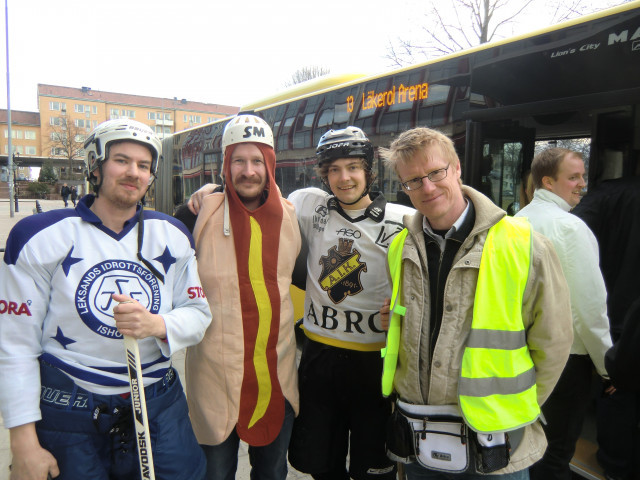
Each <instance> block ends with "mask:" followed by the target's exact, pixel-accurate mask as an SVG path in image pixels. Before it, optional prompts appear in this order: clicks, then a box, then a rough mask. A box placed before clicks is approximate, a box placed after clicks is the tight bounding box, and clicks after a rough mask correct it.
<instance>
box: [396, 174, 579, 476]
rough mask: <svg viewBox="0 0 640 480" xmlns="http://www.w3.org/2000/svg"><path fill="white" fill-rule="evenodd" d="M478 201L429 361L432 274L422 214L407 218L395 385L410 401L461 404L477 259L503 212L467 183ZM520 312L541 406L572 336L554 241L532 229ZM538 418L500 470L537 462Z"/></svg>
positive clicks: (541, 444)
mask: <svg viewBox="0 0 640 480" xmlns="http://www.w3.org/2000/svg"><path fill="white" fill-rule="evenodd" d="M463 193H464V195H465V196H466V197H467V198H468V199H470V200H471V201H472V202H473V205H474V207H475V214H476V219H475V224H474V226H473V229H472V231H471V233H470V234H469V236H468V237H467V239H466V240H465V241H464V243H463V244H462V246H461V247H460V250H459V251H458V253H457V255H456V257H455V260H454V263H453V266H452V268H451V271H450V273H449V276H448V277H447V281H446V285H445V296H444V304H443V311H444V313H443V317H442V325H441V328H440V334H439V336H438V340H437V342H436V346H435V349H434V352H433V359H432V361H431V363H430V364H429V361H428V359H429V358H430V352H429V339H428V337H427V335H428V334H426V333H425V332H429V328H423V324H425V325H424V326H428V325H426V324H428V322H429V321H430V319H429V302H430V299H429V276H428V274H427V273H426V272H427V261H426V247H425V241H424V235H423V230H422V223H423V216H422V215H421V214H420V213H416V214H415V215H413V216H411V217H409V216H405V218H404V222H405V225H406V226H407V228H408V230H409V234H408V235H407V239H406V242H405V245H404V249H403V252H402V268H403V270H402V288H403V297H404V298H403V301H404V303H402V304H403V305H405V306H406V307H407V313H406V316H405V317H404V320H403V325H402V333H401V342H400V350H399V358H398V367H397V370H396V374H395V378H394V388H395V390H396V392H397V393H398V395H399V396H400V398H401V399H402V400H404V401H407V402H409V403H415V404H429V405H452V404H458V378H459V376H460V368H461V363H462V354H463V351H464V346H465V342H466V338H467V336H468V334H469V331H470V329H471V319H472V316H473V301H474V298H475V290H476V283H477V279H478V269H479V267H480V258H481V256H482V248H483V246H484V242H485V239H486V237H487V232H488V230H489V228H490V227H491V226H493V225H494V224H496V223H497V222H498V221H499V220H500V219H501V218H502V217H503V216H504V215H505V212H504V211H503V210H501V209H500V208H498V207H497V206H495V205H494V204H493V203H492V202H491V201H490V200H489V199H488V198H487V197H485V196H484V195H482V194H480V193H479V192H477V191H475V190H473V189H471V188H468V187H463ZM522 318H523V321H524V324H525V329H526V332H527V344H528V346H529V351H530V353H531V358H532V359H533V362H534V364H535V369H536V387H537V395H538V402H539V404H540V405H542V403H543V402H544V401H545V400H546V399H547V397H548V396H549V395H550V393H551V391H552V389H553V387H554V386H555V384H556V382H557V381H558V378H559V377H560V374H561V373H562V370H563V368H564V365H565V363H566V361H567V359H568V357H569V350H570V348H571V342H572V340H573V330H572V322H571V306H570V300H569V289H568V287H567V283H566V281H565V278H564V276H563V273H562V268H561V266H560V263H559V260H558V257H557V255H556V252H555V250H554V249H553V246H552V244H551V243H550V241H549V240H548V239H547V238H545V237H543V236H542V235H540V234H538V233H535V232H533V245H532V254H531V269H530V273H529V280H528V282H527V286H526V289H525V293H524V299H523V305H522ZM546 445H547V442H546V438H545V436H544V432H543V431H542V427H541V425H540V423H539V422H537V421H536V422H534V423H533V424H531V425H528V426H526V427H525V428H524V434H523V437H522V441H521V442H520V444H519V445H518V447H517V448H516V450H515V451H514V452H512V455H511V462H510V464H509V465H508V466H507V467H506V468H504V469H502V470H499V471H497V472H495V474H502V473H510V472H516V471H519V470H522V469H524V468H527V467H529V466H530V465H532V464H533V463H535V462H536V461H538V460H539V459H540V458H541V457H542V455H543V454H544V451H545V449H546Z"/></svg>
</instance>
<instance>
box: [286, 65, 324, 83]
mask: <svg viewBox="0 0 640 480" xmlns="http://www.w3.org/2000/svg"><path fill="white" fill-rule="evenodd" d="M328 73H330V70H329V68H327V67H320V66H318V65H312V66H310V67H302V68H300V69H298V70H296V71H295V72H293V75H291V79H290V80H288V81H286V82H285V83H284V86H285V87H292V86H293V85H296V84H298V83H302V82H306V81H307V80H311V79H313V78H317V77H321V76H323V75H327V74H328Z"/></svg>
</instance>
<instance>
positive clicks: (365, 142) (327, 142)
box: [316, 127, 373, 172]
mask: <svg viewBox="0 0 640 480" xmlns="http://www.w3.org/2000/svg"><path fill="white" fill-rule="evenodd" d="M316 156H317V158H318V167H321V166H322V164H323V163H325V162H330V161H333V160H335V159H337V158H351V157H357V158H364V160H365V165H366V170H367V171H368V172H370V171H371V168H372V165H373V145H371V142H370V141H369V139H368V138H367V136H366V135H365V133H364V132H363V131H362V130H361V129H359V128H358V127H347V128H343V129H341V130H329V131H328V132H327V133H325V134H324V135H322V137H320V141H319V142H318V148H316Z"/></svg>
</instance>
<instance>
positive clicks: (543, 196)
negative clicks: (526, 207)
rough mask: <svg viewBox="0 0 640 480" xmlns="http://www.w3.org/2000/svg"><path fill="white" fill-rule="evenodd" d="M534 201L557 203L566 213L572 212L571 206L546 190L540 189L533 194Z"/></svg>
mask: <svg viewBox="0 0 640 480" xmlns="http://www.w3.org/2000/svg"><path fill="white" fill-rule="evenodd" d="M533 200H534V201H536V200H538V201H542V202H551V203H555V204H556V205H557V206H558V207H560V208H561V209H562V210H564V211H565V212H568V211H569V210H571V205H569V204H568V203H567V202H566V201H565V200H564V199H563V198H562V197H560V196H558V195H556V194H555V193H553V192H551V191H549V190H547V189H545V188H539V189H537V190H536V191H535V192H533Z"/></svg>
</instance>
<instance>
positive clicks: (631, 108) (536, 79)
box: [154, 0, 640, 478]
mask: <svg viewBox="0 0 640 480" xmlns="http://www.w3.org/2000/svg"><path fill="white" fill-rule="evenodd" d="M241 113H251V114H255V115H258V116H260V117H262V118H264V119H265V120H266V121H267V122H268V123H269V125H270V126H271V127H272V129H273V133H274V141H275V150H276V158H277V161H276V181H277V183H278V185H279V188H280V190H281V192H282V194H283V196H287V195H288V194H289V193H291V192H292V191H293V190H295V189H297V188H301V187H306V186H320V187H321V186H322V185H321V181H320V179H319V178H318V177H317V175H316V173H315V170H314V166H315V147H316V145H317V143H318V140H319V139H320V137H321V136H322V135H323V134H324V133H325V132H327V131H328V130H329V129H340V128H344V127H346V126H348V125H355V126H357V127H360V128H361V129H363V130H364V131H365V132H366V134H367V136H368V137H369V139H370V140H371V141H372V143H373V145H374V147H375V158H374V170H375V172H376V174H377V178H376V181H375V184H374V186H373V187H372V189H373V190H378V191H380V192H382V193H383V194H384V195H385V196H386V197H387V198H388V199H389V200H390V201H395V200H396V198H397V194H398V191H399V190H400V186H399V183H398V179H397V178H396V177H395V176H394V174H393V172H391V171H389V169H387V168H386V167H385V166H384V164H383V162H382V161H380V159H379V156H378V150H379V148H380V147H387V146H388V145H389V144H390V143H391V142H392V141H393V139H394V138H395V137H396V136H397V135H398V134H399V133H400V132H403V131H405V130H407V129H410V128H413V127H416V126H425V127H430V128H435V129H437V130H440V131H441V132H443V133H445V134H446V135H448V136H449V137H450V138H451V139H452V140H453V141H454V143H455V147H456V150H457V152H458V155H459V156H460V159H461V164H462V165H461V167H462V180H463V183H464V184H466V185H469V186H471V187H474V188H476V189H477V190H480V191H482V192H483V193H485V194H486V195H487V196H489V197H490V198H491V199H492V200H493V201H494V202H495V203H496V204H497V205H499V206H500V207H502V208H503V209H505V210H506V211H507V212H508V213H510V214H514V213H516V212H517V211H518V210H519V209H520V208H521V207H522V206H523V205H522V204H521V196H520V194H519V192H520V190H521V189H522V187H523V185H522V183H523V180H522V179H523V177H524V175H525V174H526V173H527V172H528V170H529V168H530V165H531V160H532V159H533V156H534V154H535V152H536V150H537V149H540V148H544V147H546V146H549V145H558V146H568V147H569V148H573V149H580V150H582V151H583V152H584V154H585V163H586V164H587V166H588V182H587V183H588V187H592V186H594V185H596V184H598V183H599V182H601V181H602V180H605V179H610V178H617V177H624V176H630V175H633V172H632V169H633V165H635V161H636V160H637V159H638V158H640V0H636V1H632V2H629V3H626V4H623V5H621V6H618V7H614V8H610V9H607V10H603V11H601V12H598V13H595V14H591V15H587V16H584V17H581V18H577V19H574V20H571V21H568V22H563V23H561V24H558V25H554V26H551V27H548V28H545V29H543V30H538V31H535V32H532V33H528V34H526V35H520V36H516V37H513V38H509V39H505V40H501V41H497V42H492V43H488V44H484V45H481V46H478V47H474V48H471V49H467V50H464V51H460V52H457V53H454V54H451V55H447V56H444V57H440V58H437V59H434V60H430V61H427V62H424V63H421V64H417V65H412V66H410V67H405V68H399V69H396V70H393V71H390V72H386V73H382V74H377V75H369V76H367V75H359V74H354V75H351V76H348V77H340V76H338V77H329V78H323V79H317V80H315V81H311V82H308V83H305V84H302V85H298V86H296V87H295V88H294V89H292V90H288V91H285V92H280V93H278V94H277V95H274V96H272V97H269V98H266V99H263V100H260V101H258V102H254V103H251V104H247V105H244V106H243V107H242V108H241ZM228 120H229V119H228V118H227V119H221V120H218V121H215V122H213V123H210V124H207V125H204V126H200V127H196V128H192V129H189V130H185V131H182V132H178V133H175V134H174V135H172V136H170V137H168V138H166V139H165V140H164V144H163V151H164V159H163V161H162V162H161V164H160V165H159V171H158V180H157V182H156V184H155V192H154V201H155V208H156V209H157V210H160V211H163V212H166V213H169V214H172V213H173V212H174V211H175V209H176V207H177V206H179V205H180V204H182V203H184V202H185V201H186V200H187V199H188V198H189V196H190V195H191V193H193V192H194V191H195V190H197V189H198V188H199V187H200V186H202V185H204V184H205V183H209V182H211V181H213V180H214V178H215V177H216V175H217V172H222V154H221V146H220V141H221V137H222V132H223V130H224V127H225V125H226V123H227V122H228ZM585 428H586V430H585V435H583V437H582V438H581V440H580V443H579V445H578V452H577V454H576V458H575V459H574V462H573V464H572V468H573V469H574V471H575V472H578V473H580V474H581V475H583V476H585V477H587V478H601V477H600V476H599V475H600V473H601V472H599V470H598V468H597V466H596V463H595V458H594V454H595V448H596V446H595V440H594V439H595V434H593V432H591V433H589V428H588V426H587V427H585Z"/></svg>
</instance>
